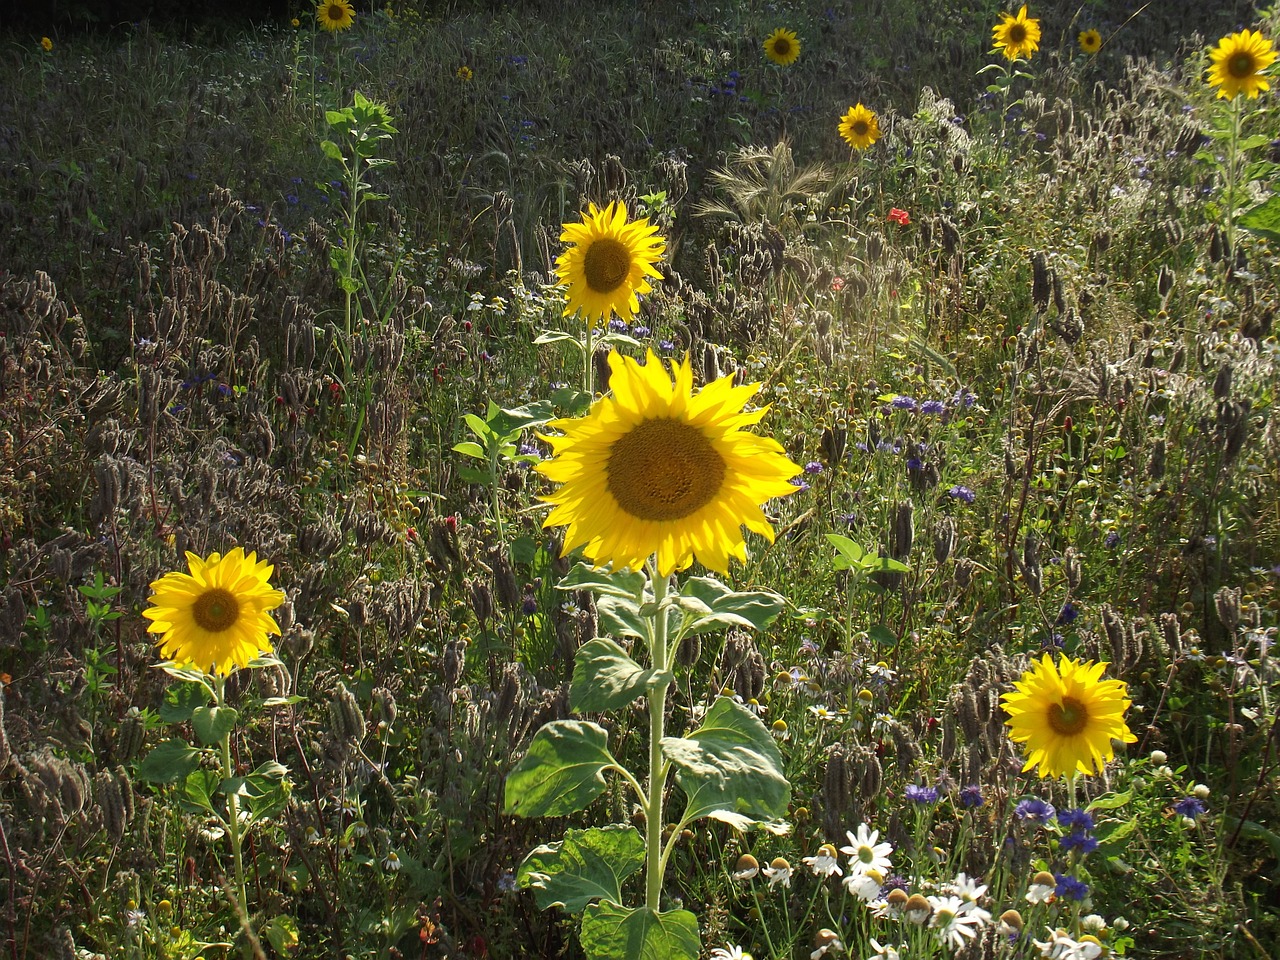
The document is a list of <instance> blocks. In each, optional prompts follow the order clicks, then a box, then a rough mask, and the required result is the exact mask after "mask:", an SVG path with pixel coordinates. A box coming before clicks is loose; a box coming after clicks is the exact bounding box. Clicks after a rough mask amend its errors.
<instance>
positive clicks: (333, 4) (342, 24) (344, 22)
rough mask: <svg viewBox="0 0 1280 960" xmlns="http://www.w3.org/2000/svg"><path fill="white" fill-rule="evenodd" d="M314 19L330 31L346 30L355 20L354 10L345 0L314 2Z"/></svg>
mask: <svg viewBox="0 0 1280 960" xmlns="http://www.w3.org/2000/svg"><path fill="white" fill-rule="evenodd" d="M316 19H317V20H319V21H320V26H322V27H324V28H325V29H326V30H328V31H329V32H330V33H334V32H335V31H338V30H346V29H347V28H348V27H349V26H351V25H352V24H353V23H355V22H356V12H355V10H354V9H352V6H351V4H350V3H348V2H347V0H323V2H321V3H318V4H316Z"/></svg>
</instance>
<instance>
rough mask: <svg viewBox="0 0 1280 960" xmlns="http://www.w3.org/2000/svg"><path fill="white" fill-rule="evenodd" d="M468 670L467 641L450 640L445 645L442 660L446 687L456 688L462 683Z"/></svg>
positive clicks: (441, 665) (441, 667) (442, 672)
mask: <svg viewBox="0 0 1280 960" xmlns="http://www.w3.org/2000/svg"><path fill="white" fill-rule="evenodd" d="M466 668H467V641H466V640H450V641H449V642H448V643H446V644H445V645H444V654H443V655H442V656H441V658H440V672H441V674H442V678H443V680H444V685H445V686H446V687H456V686H458V684H459V683H461V682H462V675H463V673H464V672H465V671H466Z"/></svg>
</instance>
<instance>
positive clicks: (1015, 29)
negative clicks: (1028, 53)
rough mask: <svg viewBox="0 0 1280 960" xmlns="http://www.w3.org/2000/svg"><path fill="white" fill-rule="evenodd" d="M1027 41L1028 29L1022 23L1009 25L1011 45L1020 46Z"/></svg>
mask: <svg viewBox="0 0 1280 960" xmlns="http://www.w3.org/2000/svg"><path fill="white" fill-rule="evenodd" d="M1026 39H1027V28H1026V26H1024V25H1023V24H1021V23H1013V24H1010V25H1009V43H1011V44H1013V45H1015V46H1018V45H1020V44H1022V43H1023V42H1024V41H1025V40H1026Z"/></svg>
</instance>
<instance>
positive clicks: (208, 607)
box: [191, 587, 240, 633]
mask: <svg viewBox="0 0 1280 960" xmlns="http://www.w3.org/2000/svg"><path fill="white" fill-rule="evenodd" d="M191 619H192V620H194V621H195V622H196V626H198V627H200V629H202V630H207V631H209V632H210V633H221V632H222V631H223V630H227V629H229V628H230V627H233V626H235V623H236V621H237V620H239V619H240V601H238V600H237V599H236V598H235V595H234V594H232V592H231V591H230V590H226V589H224V588H222V587H211V588H209V589H208V590H206V591H205V592H204V593H202V594H200V596H198V597H196V602H195V603H194V604H192V605H191Z"/></svg>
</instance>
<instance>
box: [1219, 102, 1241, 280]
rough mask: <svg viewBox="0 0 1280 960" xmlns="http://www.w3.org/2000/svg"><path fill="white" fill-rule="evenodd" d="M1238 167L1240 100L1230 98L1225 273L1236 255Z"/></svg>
mask: <svg viewBox="0 0 1280 960" xmlns="http://www.w3.org/2000/svg"><path fill="white" fill-rule="evenodd" d="M1239 166H1240V98H1239V97H1238V96H1236V97H1232V98H1231V150H1230V153H1229V154H1228V156H1227V255H1226V256H1225V257H1223V263H1225V264H1226V272H1227V273H1230V272H1231V266H1232V264H1233V263H1235V255H1236V172H1237V170H1238V168H1239Z"/></svg>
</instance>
